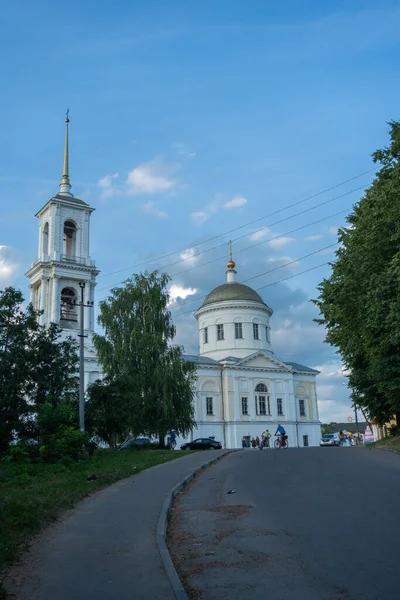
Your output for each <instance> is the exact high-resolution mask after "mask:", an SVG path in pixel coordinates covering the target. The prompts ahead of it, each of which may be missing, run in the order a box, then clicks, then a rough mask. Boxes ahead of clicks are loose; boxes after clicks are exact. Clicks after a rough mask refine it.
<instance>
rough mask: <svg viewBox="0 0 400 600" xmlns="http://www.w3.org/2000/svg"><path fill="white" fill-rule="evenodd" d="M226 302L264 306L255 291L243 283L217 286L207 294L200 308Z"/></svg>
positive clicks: (234, 282)
mask: <svg viewBox="0 0 400 600" xmlns="http://www.w3.org/2000/svg"><path fill="white" fill-rule="evenodd" d="M226 300H245V301H246V300H247V301H251V302H259V303H260V304H263V305H264V306H266V304H265V302H264V300H263V299H262V298H261V296H260V295H259V294H257V292H256V291H254V290H252V289H251V288H250V287H249V286H247V285H244V284H243V283H236V281H233V282H232V283H224V284H223V285H219V286H218V287H216V288H215V289H214V290H212V292H210V293H209V294H208V296H207V297H206V299H205V300H204V302H203V304H202V306H207V305H208V304H213V303H214V302H224V301H226Z"/></svg>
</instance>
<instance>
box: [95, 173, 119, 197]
mask: <svg viewBox="0 0 400 600" xmlns="http://www.w3.org/2000/svg"><path fill="white" fill-rule="evenodd" d="M118 177H119V175H118V173H114V175H105V176H104V177H102V178H101V179H99V181H98V186H99V187H100V188H101V193H100V198H101V199H102V200H107V199H108V198H113V197H114V196H115V195H117V194H118V193H120V192H119V190H118V188H117V187H116V186H115V185H114V182H115V180H116V179H118Z"/></svg>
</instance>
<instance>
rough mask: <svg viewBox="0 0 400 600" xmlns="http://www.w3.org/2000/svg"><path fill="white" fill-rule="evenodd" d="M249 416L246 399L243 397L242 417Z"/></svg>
mask: <svg viewBox="0 0 400 600" xmlns="http://www.w3.org/2000/svg"><path fill="white" fill-rule="evenodd" d="M248 414H249V405H248V402H247V397H245V396H243V397H242V415H248Z"/></svg>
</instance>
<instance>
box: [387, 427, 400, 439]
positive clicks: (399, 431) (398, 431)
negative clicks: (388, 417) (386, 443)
mask: <svg viewBox="0 0 400 600" xmlns="http://www.w3.org/2000/svg"><path fill="white" fill-rule="evenodd" d="M389 435H390V436H391V437H396V436H397V435H400V427H399V426H398V425H391V426H390V427H389Z"/></svg>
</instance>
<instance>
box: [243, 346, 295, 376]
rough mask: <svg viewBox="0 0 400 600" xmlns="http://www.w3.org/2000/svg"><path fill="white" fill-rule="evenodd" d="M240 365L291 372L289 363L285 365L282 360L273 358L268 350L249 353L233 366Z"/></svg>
mask: <svg viewBox="0 0 400 600" xmlns="http://www.w3.org/2000/svg"><path fill="white" fill-rule="evenodd" d="M241 366H243V367H245V368H255V369H266V370H268V369H270V370H271V371H282V372H283V371H284V372H286V373H291V372H292V368H291V367H290V366H289V365H286V364H285V363H284V362H282V361H280V360H279V359H277V358H275V356H272V355H271V354H269V353H268V352H264V351H263V350H260V351H259V352H255V353H254V354H250V355H249V356H246V357H245V358H242V359H241V360H239V361H238V362H237V363H236V365H235V367H236V368H240V367H241Z"/></svg>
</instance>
